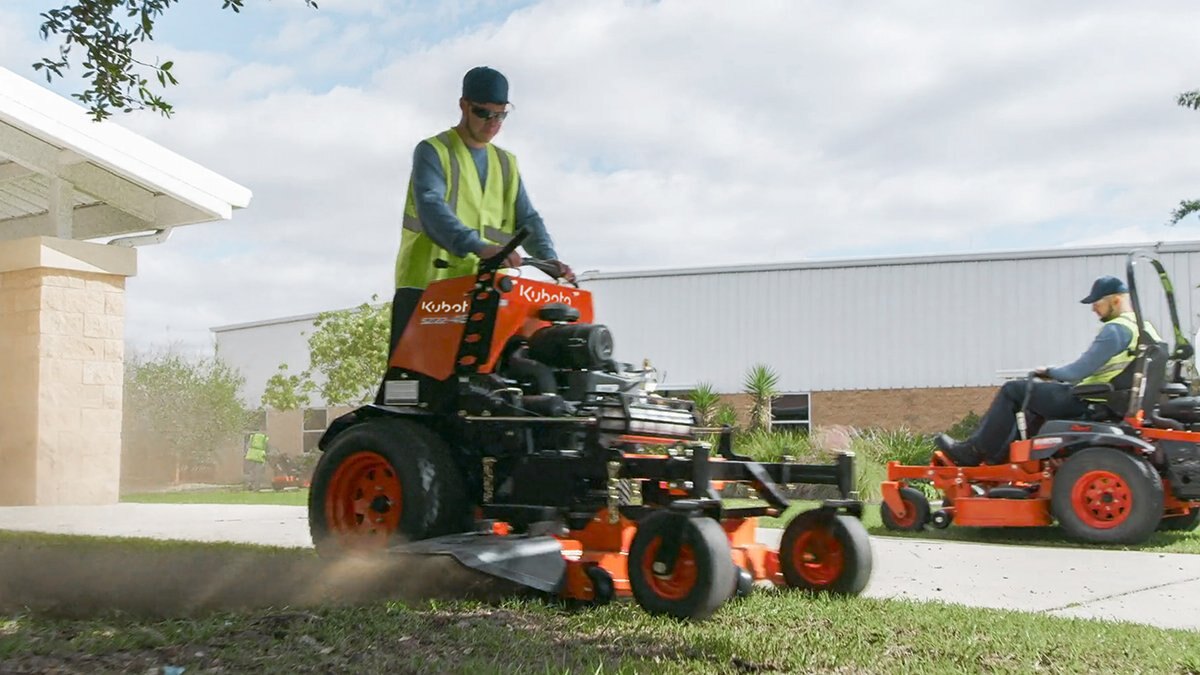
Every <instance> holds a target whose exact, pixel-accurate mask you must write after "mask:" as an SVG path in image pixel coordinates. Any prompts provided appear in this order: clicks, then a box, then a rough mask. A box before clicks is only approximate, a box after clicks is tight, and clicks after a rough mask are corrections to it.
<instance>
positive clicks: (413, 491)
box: [309, 232, 871, 618]
mask: <svg viewBox="0 0 1200 675" xmlns="http://www.w3.org/2000/svg"><path fill="white" fill-rule="evenodd" d="M523 237H524V232H520V233H518V234H517V236H516V237H514V238H513V239H512V240H511V241H510V242H509V243H508V244H507V245H506V246H505V247H504V248H503V250H501V251H499V252H498V253H497V254H496V255H494V256H492V257H490V258H487V259H485V260H483V261H481V263H480V267H479V271H478V274H477V275H475V276H474V277H460V278H452V279H446V280H442V281H437V282H434V283H432V284H430V285H429V287H428V288H427V289H426V290H425V292H424V295H423V296H422V298H421V302H420V303H419V305H418V307H417V310H416V312H414V314H413V316H412V318H411V319H410V320H409V323H408V325H407V327H406V328H405V330H404V332H403V334H402V337H401V338H400V340H399V342H398V344H397V345H396V347H395V349H394V351H393V352H392V354H391V357H390V359H389V361H388V371H387V374H386V376H385V381H384V384H383V391H382V393H381V395H380V399H381V401H380V402H377V403H375V404H373V405H368V406H364V407H362V408H359V409H358V410H355V411H354V412H352V413H349V414H347V415H344V416H343V417H340V418H338V419H337V420H335V421H334V423H333V424H332V425H331V426H330V428H329V430H328V431H327V432H326V434H325V436H324V437H323V438H322V439H321V441H320V444H319V445H320V448H321V450H322V451H323V455H322V457H321V459H320V461H319V463H318V465H317V468H316V470H315V473H314V477H313V485H312V491H311V493H310V497H309V523H310V529H311V532H312V537H313V543H314V544H315V546H316V548H317V551H318V552H319V553H320V554H322V555H329V554H340V553H346V552H355V551H362V552H370V551H388V552H393V553H401V554H410V555H411V554H431V555H449V556H452V557H454V558H455V559H457V560H458V561H459V562H460V563H462V564H464V565H466V566H468V567H471V568H473V569H476V570H479V571H482V572H485V573H488V574H491V575H494V576H497V577H499V578H502V579H506V580H509V581H512V582H516V583H518V584H521V585H523V586H527V587H530V588H533V589H536V590H537V591H541V592H545V593H548V594H552V595H554V596H557V597H560V598H564V599H570V600H575V601H583V602H591V603H604V602H608V601H609V600H611V599H612V598H613V597H615V596H626V595H632V596H633V597H634V598H635V599H636V600H637V602H638V603H639V604H640V605H641V606H642V607H643V608H645V609H646V610H647V611H650V612H652V613H655V614H665V615H670V616H675V617H681V618H704V617H707V616H709V615H710V614H712V613H713V612H714V611H716V609H717V608H719V607H720V606H721V605H722V604H723V603H724V602H725V601H726V600H727V599H728V598H730V597H731V596H732V595H734V594H745V593H748V592H749V591H750V589H751V588H752V586H753V584H754V582H755V581H758V580H767V581H770V582H773V583H775V584H778V585H785V586H790V587H796V588H801V589H808V590H812V591H827V592H833V593H843V594H856V593H859V592H860V591H862V589H863V588H864V587H865V586H866V583H867V580H868V578H869V576H870V572H871V549H870V544H869V541H868V538H867V534H866V530H865V529H864V528H863V526H862V524H861V522H860V521H859V519H858V518H859V517H860V516H861V512H862V503H861V502H860V501H859V500H858V499H857V493H856V492H855V490H854V466H853V456H852V455H850V454H844V455H841V456H839V457H838V458H837V461H836V463H835V464H833V465H806V464H797V463H791V462H781V463H759V462H754V461H751V460H750V459H749V458H746V457H741V456H738V455H736V454H735V453H734V452H733V449H732V434H731V431H730V430H729V429H728V428H725V429H723V430H722V431H721V432H720V434H719V436H718V437H717V438H718V441H717V443H716V447H715V448H713V447H712V445H711V444H710V443H709V442H706V441H704V440H701V439H702V438H703V437H704V432H703V430H701V429H699V428H698V426H697V420H696V415H695V412H694V409H693V406H692V404H691V402H689V401H684V400H678V399H673V398H666V397H661V396H657V395H655V394H653V393H652V392H651V391H650V389H651V388H650V387H647V380H648V379H649V378H648V377H647V373H646V372H644V371H641V370H632V369H631V368H630V367H629V366H628V365H627V364H621V363H618V362H616V361H615V360H614V359H613V342H612V336H611V334H610V333H609V331H608V329H607V328H606V327H604V326H603V325H599V324H594V323H591V320H592V299H591V294H590V293H589V292H588V291H586V290H583V289H579V288H578V287H574V286H567V285H559V284H554V283H545V282H541V281H536V280H533V279H526V278H522V277H520V276H517V275H516V274H515V273H504V272H500V271H499V269H498V268H499V267H500V265H501V264H502V263H503V261H504V260H505V259H506V258H507V257H508V255H509V253H511V252H512V251H513V250H515V249H516V247H517V245H518V244H519V243H520V242H521V240H522V239H523ZM523 262H524V263H525V264H526V265H529V266H532V267H535V268H538V269H541V270H542V271H544V272H547V273H548V274H551V275H552V276H553V275H554V272H555V271H556V268H555V267H553V266H549V265H545V264H543V261H538V260H532V259H524V261H523ZM735 481H741V482H745V483H748V484H750V485H752V486H753V487H754V488H755V489H756V490H757V492H758V494H759V495H760V496H761V498H762V499H763V500H764V501H765V502H766V505H749V506H739V507H730V506H727V505H726V504H724V503H722V501H721V499H720V498H719V495H718V492H717V490H718V489H719V488H720V486H721V484H723V483H729V482H735ZM783 483H817V484H828V485H833V486H836V487H837V489H838V490H839V492H840V495H841V498H840V499H831V500H828V501H826V502H824V503H823V504H822V505H821V506H820V507H819V508H816V509H813V510H810V511H808V512H806V513H803V514H801V515H799V516H797V517H796V518H795V519H793V520H792V521H791V523H790V524H789V525H788V526H787V529H786V530H785V531H784V533H783V540H782V546H781V547H780V548H779V550H774V549H771V548H768V547H767V546H765V545H763V544H761V543H759V542H758V541H757V540H756V522H757V520H756V519H757V517H758V516H762V515H768V514H770V515H776V514H779V513H782V512H783V511H784V510H785V509H786V508H787V507H788V506H789V503H788V500H787V499H786V498H784V496H783V495H782V493H781V491H780V488H779V485H780V484H783ZM631 485H632V486H635V487H636V489H634V490H632V491H631V490H627V489H625V488H627V487H628V486H631ZM631 493H632V494H633V495H637V494H639V493H640V499H637V498H636V497H631V496H630V494H631Z"/></svg>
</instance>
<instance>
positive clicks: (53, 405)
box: [0, 237, 137, 506]
mask: <svg viewBox="0 0 1200 675" xmlns="http://www.w3.org/2000/svg"><path fill="white" fill-rule="evenodd" d="M136 271H137V253H136V252H135V251H134V250H133V249H131V248H123V247H117V246H107V245H102V244H91V243H86V242H78V241H69V240H63V239H54V238H50V237H31V238H27V239H17V240H12V241H0V505H8V506H11V505H43V504H111V503H115V502H116V501H117V499H118V497H119V494H120V492H119V491H120V478H121V403H122V382H123V372H124V359H125V347H124V315H125V278H126V277H130V276H133V275H134V274H135V273H136Z"/></svg>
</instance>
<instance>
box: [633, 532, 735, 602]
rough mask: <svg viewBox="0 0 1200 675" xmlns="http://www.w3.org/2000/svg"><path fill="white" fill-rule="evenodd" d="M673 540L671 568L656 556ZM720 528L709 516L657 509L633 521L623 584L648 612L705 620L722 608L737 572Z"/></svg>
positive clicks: (727, 543)
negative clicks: (675, 544) (626, 577)
mask: <svg viewBox="0 0 1200 675" xmlns="http://www.w3.org/2000/svg"><path fill="white" fill-rule="evenodd" d="M672 541H675V542H678V553H677V555H676V556H675V561H674V564H673V565H671V566H670V567H669V568H667V566H666V565H664V564H663V563H662V562H661V561H659V560H657V558H658V557H659V550H660V549H661V548H662V547H663V545H664V544H667V545H670V542H672ZM732 555H733V554H732V551H731V550H730V548H729V539H728V538H727V537H726V535H725V530H723V529H722V528H721V526H720V525H719V524H718V523H717V521H715V520H712V519H711V518H703V517H690V516H687V515H683V514H678V513H670V512H666V511H660V512H658V513H653V514H651V515H649V516H646V517H645V518H643V519H642V520H640V521H638V526H637V532H636V533H635V534H634V535H633V542H632V543H631V544H630V546H629V585H630V586H631V587H632V589H633V597H634V599H636V600H637V603H638V604H639V605H641V606H642V608H643V609H645V610H646V611H647V612H650V613H651V614H658V615H667V616H673V617H676V618H679V619H705V618H708V617H709V616H711V615H712V613H713V612H715V611H717V609H718V608H719V607H720V606H721V605H722V604H724V602H725V601H726V600H727V599H728V598H729V595H730V590H731V589H732V588H734V584H735V582H736V579H735V576H736V574H737V572H736V570H735V568H734V565H733V559H732Z"/></svg>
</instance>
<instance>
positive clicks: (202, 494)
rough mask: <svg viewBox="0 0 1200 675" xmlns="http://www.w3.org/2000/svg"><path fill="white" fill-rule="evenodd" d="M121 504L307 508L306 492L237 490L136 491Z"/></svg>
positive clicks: (234, 488) (233, 488)
mask: <svg viewBox="0 0 1200 675" xmlns="http://www.w3.org/2000/svg"><path fill="white" fill-rule="evenodd" d="M121 501H123V502H134V503H139V504H278V505H281V506H306V505H308V489H307V488H303V489H300V490H281V491H279V492H276V491H275V490H263V491H259V492H250V491H248V490H243V489H242V488H240V487H229V488H220V489H212V490H189V491H184V492H139V493H134V494H128V495H123V496H122V497H121Z"/></svg>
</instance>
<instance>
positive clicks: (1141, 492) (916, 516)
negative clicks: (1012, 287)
mask: <svg viewBox="0 0 1200 675" xmlns="http://www.w3.org/2000/svg"><path fill="white" fill-rule="evenodd" d="M1139 260H1144V261H1146V262H1149V263H1150V264H1151V265H1153V267H1154V269H1155V270H1156V272H1157V273H1158V277H1159V279H1160V281H1161V282H1162V287H1163V291H1164V292H1165V295H1166V301H1167V306H1168V308H1169V310H1170V315H1171V322H1172V326H1173V328H1174V337H1175V349H1174V350H1173V351H1169V350H1168V346H1167V344H1166V343H1164V342H1158V341H1156V340H1155V339H1154V338H1153V337H1151V335H1150V332H1149V331H1146V330H1141V331H1139V338H1138V342H1137V345H1136V347H1135V349H1136V354H1135V358H1134V360H1133V361H1132V362H1131V363H1130V364H1129V365H1128V366H1127V367H1126V368H1125V370H1124V371H1122V372H1121V373H1120V374H1119V375H1118V376H1117V378H1116V379H1114V380H1113V381H1112V382H1111V383H1104V384H1088V385H1077V386H1076V387H1075V388H1074V389H1073V390H1072V391H1073V393H1074V394H1075V395H1076V396H1078V397H1080V398H1083V399H1084V400H1086V401H1089V405H1088V414H1087V415H1086V418H1085V419H1079V420H1041V419H1039V418H1037V416H1036V415H1032V414H1030V413H1029V412H1028V406H1029V396H1028V393H1027V394H1026V397H1025V401H1024V403H1023V404H1022V408H1021V410H1020V411H1019V412H1018V413H1017V431H1018V437H1017V439H1016V440H1014V441H1013V442H1012V443H1011V445H1010V446H1009V457H1008V461H1007V462H1005V463H1003V464H997V465H991V466H955V465H954V463H953V462H952V461H951V460H950V458H949V457H947V456H946V454H945V453H943V452H941V451H937V452H935V453H934V454H933V458H932V459H931V461H930V464H928V465H925V466H904V465H901V464H899V463H898V462H890V463H889V464H888V467H887V480H886V481H884V483H883V485H882V488H881V493H882V496H883V506H882V509H881V511H882V517H883V524H884V525H885V526H886V527H887V528H889V529H892V530H921V529H924V528H925V526H926V525H933V526H934V527H937V528H945V527H948V526H950V525H951V524H957V525H965V526H970V527H1039V526H1049V525H1052V524H1053V523H1054V522H1055V521H1057V522H1058V524H1059V526H1060V527H1061V528H1062V529H1063V531H1064V532H1065V533H1066V534H1067V535H1068V536H1069V537H1071V538H1072V539H1076V540H1079V541H1084V542H1089V543H1100V544H1136V543H1139V542H1142V541H1145V540H1146V539H1147V538H1148V537H1149V536H1150V535H1151V534H1153V533H1154V532H1155V530H1192V529H1195V528H1196V527H1197V525H1200V396H1191V395H1189V387H1188V384H1187V381H1186V378H1185V377H1184V375H1183V367H1184V365H1185V364H1186V363H1187V361H1188V360H1189V359H1191V358H1192V355H1193V350H1192V346H1191V344H1190V343H1189V342H1188V341H1187V338H1186V337H1184V335H1183V331H1182V330H1181V328H1180V325H1179V315H1178V312H1177V310H1176V308H1175V294H1174V290H1173V288H1172V286H1171V280H1170V278H1169V277H1168V276H1167V272H1166V270H1165V269H1164V268H1163V265H1162V263H1161V262H1159V261H1158V260H1157V259H1155V258H1153V257H1151V256H1150V255H1149V254H1147V253H1145V252H1142V251H1133V252H1132V253H1130V254H1129V256H1128V258H1127V261H1126V276H1127V278H1128V284H1129V293H1130V299H1131V300H1132V304H1133V309H1134V314H1135V315H1136V320H1137V324H1138V325H1139V326H1144V325H1145V321H1146V319H1145V317H1144V315H1143V313H1142V304H1141V302H1140V300H1139V298H1138V292H1137V285H1136V280H1135V279H1134V267H1135V265H1136V264H1137V262H1138V261H1139ZM1033 377H1034V375H1033V374H1032V373H1030V375H1029V378H1030V379H1031V380H1032V378H1033ZM1031 390H1032V387H1028V388H1027V389H1026V391H1027V392H1029V391H1031ZM914 482H927V483H929V484H932V486H933V488H934V489H935V490H936V491H938V492H939V493H941V495H942V504H941V507H940V508H939V509H938V510H936V511H933V512H931V507H930V503H929V500H928V499H927V498H926V497H925V495H924V493H923V492H922V491H921V490H918V489H917V488H916V487H914V486H913V485H912V483H914Z"/></svg>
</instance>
